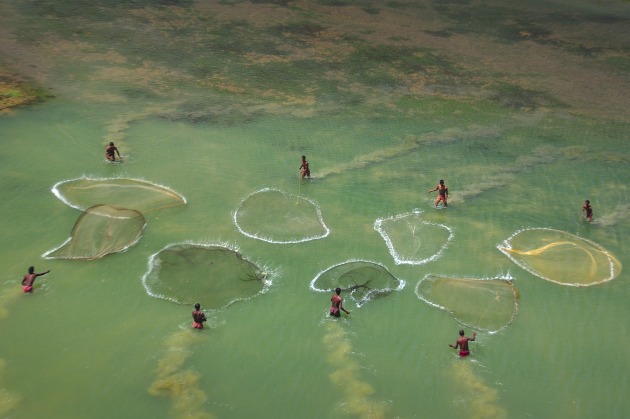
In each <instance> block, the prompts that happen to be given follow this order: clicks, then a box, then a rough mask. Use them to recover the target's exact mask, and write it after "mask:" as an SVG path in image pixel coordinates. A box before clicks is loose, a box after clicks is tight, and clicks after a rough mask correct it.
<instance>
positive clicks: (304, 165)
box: [300, 156, 311, 179]
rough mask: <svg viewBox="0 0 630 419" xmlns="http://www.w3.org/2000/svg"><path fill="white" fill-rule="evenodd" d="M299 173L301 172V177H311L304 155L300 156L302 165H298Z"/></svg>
mask: <svg viewBox="0 0 630 419" xmlns="http://www.w3.org/2000/svg"><path fill="white" fill-rule="evenodd" d="M300 173H302V179H304V177H307V178H309V179H310V178H311V169H309V168H308V162H307V161H306V156H302V165H301V166H300Z"/></svg>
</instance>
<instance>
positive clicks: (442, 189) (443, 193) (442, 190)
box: [429, 179, 448, 208]
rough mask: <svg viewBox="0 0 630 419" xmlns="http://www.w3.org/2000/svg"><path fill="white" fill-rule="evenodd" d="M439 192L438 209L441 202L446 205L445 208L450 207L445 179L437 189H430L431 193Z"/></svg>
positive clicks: (436, 202)
mask: <svg viewBox="0 0 630 419" xmlns="http://www.w3.org/2000/svg"><path fill="white" fill-rule="evenodd" d="M435 191H438V197H437V199H436V200H435V206H436V208H437V206H438V204H439V203H440V201H442V202H443V203H444V206H445V207H448V203H447V202H446V200H447V199H448V187H447V186H446V185H445V184H444V179H440V183H438V185H437V186H436V187H435V189H429V193H431V192H435Z"/></svg>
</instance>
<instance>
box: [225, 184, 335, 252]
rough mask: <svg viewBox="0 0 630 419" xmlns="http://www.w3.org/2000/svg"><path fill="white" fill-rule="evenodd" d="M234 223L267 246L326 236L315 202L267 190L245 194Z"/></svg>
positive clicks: (236, 212)
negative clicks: (264, 242) (266, 243)
mask: <svg viewBox="0 0 630 419" xmlns="http://www.w3.org/2000/svg"><path fill="white" fill-rule="evenodd" d="M234 223H235V224H236V227H237V228H238V229H239V231H240V232H241V233H243V234H244V235H246V236H248V237H252V238H255V239H258V240H263V241H266V242H269V243H300V242H305V241H309V240H315V239H320V238H323V237H326V236H328V233H329V230H328V227H326V225H325V224H324V220H323V218H322V214H321V211H320V209H319V206H318V205H317V204H316V203H315V202H313V201H311V200H310V199H308V198H304V197H301V196H295V195H291V194H288V193H286V192H283V191H279V190H276V189H269V188H265V189H262V190H259V191H256V192H254V193H252V194H250V195H248V196H247V197H246V198H245V199H244V200H243V201H242V202H241V203H240V205H239V206H238V208H237V209H236V211H235V212H234Z"/></svg>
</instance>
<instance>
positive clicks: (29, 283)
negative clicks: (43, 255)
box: [22, 266, 50, 292]
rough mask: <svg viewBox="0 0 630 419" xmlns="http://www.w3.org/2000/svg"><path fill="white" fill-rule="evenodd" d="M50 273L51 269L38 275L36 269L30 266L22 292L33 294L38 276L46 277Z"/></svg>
mask: <svg viewBox="0 0 630 419" xmlns="http://www.w3.org/2000/svg"><path fill="white" fill-rule="evenodd" d="M48 272H50V269H49V270H47V271H46V272H42V273H40V274H38V273H36V272H35V268H34V267H33V266H30V267H29V268H28V273H27V274H26V275H24V278H23V279H22V291H24V292H33V283H34V282H35V278H37V277H38V276H42V275H46V274H47V273H48Z"/></svg>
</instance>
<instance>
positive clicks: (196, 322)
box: [192, 303, 206, 329]
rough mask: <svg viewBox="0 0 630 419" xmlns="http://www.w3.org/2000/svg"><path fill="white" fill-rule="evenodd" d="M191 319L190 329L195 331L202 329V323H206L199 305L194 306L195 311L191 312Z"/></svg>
mask: <svg viewBox="0 0 630 419" xmlns="http://www.w3.org/2000/svg"><path fill="white" fill-rule="evenodd" d="M192 317H193V323H192V327H193V328H195V329H203V322H205V321H206V315H205V314H204V312H203V311H201V304H199V303H197V304H195V311H193V312H192Z"/></svg>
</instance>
